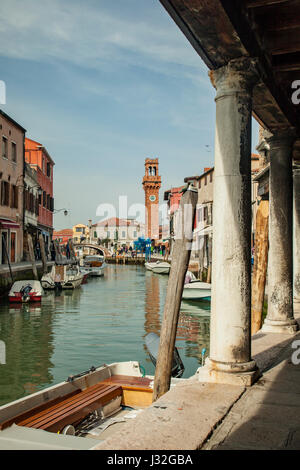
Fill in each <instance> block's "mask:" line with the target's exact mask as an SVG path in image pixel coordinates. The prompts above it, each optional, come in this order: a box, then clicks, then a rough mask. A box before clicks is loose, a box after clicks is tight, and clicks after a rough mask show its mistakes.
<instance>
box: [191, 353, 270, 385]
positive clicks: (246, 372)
mask: <svg viewBox="0 0 300 470" xmlns="http://www.w3.org/2000/svg"><path fill="white" fill-rule="evenodd" d="M196 373H197V375H198V380H199V382H211V383H220V384H229V385H238V386H243V387H250V386H251V385H253V384H254V382H256V381H257V380H258V379H259V378H260V377H261V373H260V371H259V369H258V368H257V366H256V364H255V361H250V362H245V363H242V364H233V363H221V362H217V361H213V360H211V359H209V358H208V359H206V361H205V365H204V366H203V367H199V369H198V370H197V372H196Z"/></svg>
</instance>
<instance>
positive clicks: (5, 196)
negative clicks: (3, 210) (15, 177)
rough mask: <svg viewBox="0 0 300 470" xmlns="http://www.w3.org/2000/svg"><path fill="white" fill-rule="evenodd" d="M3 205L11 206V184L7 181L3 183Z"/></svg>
mask: <svg viewBox="0 0 300 470" xmlns="http://www.w3.org/2000/svg"><path fill="white" fill-rule="evenodd" d="M1 204H2V206H9V183H8V182H7V181H1Z"/></svg>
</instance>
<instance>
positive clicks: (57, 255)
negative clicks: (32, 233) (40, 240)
mask: <svg viewBox="0 0 300 470" xmlns="http://www.w3.org/2000/svg"><path fill="white" fill-rule="evenodd" d="M54 249H55V262H56V264H59V263H60V261H62V256H61V253H60V248H59V243H58V240H57V239H55V240H54Z"/></svg>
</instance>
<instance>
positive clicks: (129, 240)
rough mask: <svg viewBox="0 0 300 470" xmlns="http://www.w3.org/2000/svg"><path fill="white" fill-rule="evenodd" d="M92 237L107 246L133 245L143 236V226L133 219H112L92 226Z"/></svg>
mask: <svg viewBox="0 0 300 470" xmlns="http://www.w3.org/2000/svg"><path fill="white" fill-rule="evenodd" d="M92 231H93V235H95V232H96V233H97V238H98V239H100V240H101V242H102V243H103V242H106V244H108V245H115V244H117V245H119V246H122V245H127V246H128V245H133V242H134V241H135V240H137V239H138V238H139V237H143V236H145V224H142V223H141V222H138V221H136V220H134V219H119V218H118V217H112V218H110V219H106V220H102V221H101V222H98V223H96V224H94V225H93V226H92Z"/></svg>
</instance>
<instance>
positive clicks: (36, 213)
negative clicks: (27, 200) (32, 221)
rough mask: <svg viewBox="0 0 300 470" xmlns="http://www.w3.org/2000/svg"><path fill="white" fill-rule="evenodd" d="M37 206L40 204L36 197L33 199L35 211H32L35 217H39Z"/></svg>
mask: <svg viewBox="0 0 300 470" xmlns="http://www.w3.org/2000/svg"><path fill="white" fill-rule="evenodd" d="M39 204H40V202H39V197H36V198H35V211H34V213H35V215H39Z"/></svg>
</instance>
